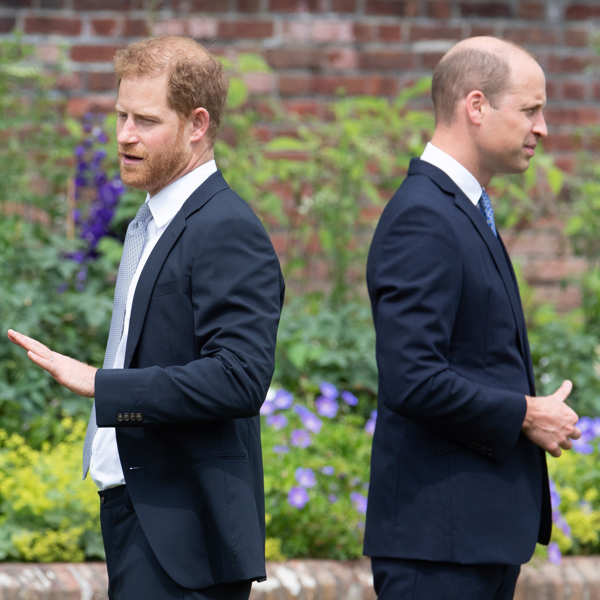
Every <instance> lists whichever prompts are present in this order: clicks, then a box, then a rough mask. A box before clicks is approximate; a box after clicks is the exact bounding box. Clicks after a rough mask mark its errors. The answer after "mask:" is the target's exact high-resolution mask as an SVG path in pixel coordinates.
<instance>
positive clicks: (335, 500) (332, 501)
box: [327, 494, 337, 504]
mask: <svg viewBox="0 0 600 600" xmlns="http://www.w3.org/2000/svg"><path fill="white" fill-rule="evenodd" d="M327 500H329V502H331V504H333V503H334V502H337V496H336V495H335V494H329V496H327Z"/></svg>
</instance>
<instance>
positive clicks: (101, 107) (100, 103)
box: [67, 96, 115, 117]
mask: <svg viewBox="0 0 600 600" xmlns="http://www.w3.org/2000/svg"><path fill="white" fill-rule="evenodd" d="M114 109H115V98H114V97H113V96H85V97H82V96H79V97H76V98H70V99H69V101H68V102H67V112H68V113H69V114H70V115H71V116H72V117H81V116H83V115H84V114H85V113H87V112H101V113H109V112H112V111H113V110H114Z"/></svg>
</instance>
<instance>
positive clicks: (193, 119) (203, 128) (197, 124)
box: [190, 106, 210, 142]
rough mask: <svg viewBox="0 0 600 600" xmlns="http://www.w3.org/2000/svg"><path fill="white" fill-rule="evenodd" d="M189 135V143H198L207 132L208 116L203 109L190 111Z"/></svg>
mask: <svg viewBox="0 0 600 600" xmlns="http://www.w3.org/2000/svg"><path fill="white" fill-rule="evenodd" d="M190 123H191V134H190V141H192V142H199V141H200V140H201V139H202V138H203V137H204V136H205V135H206V132H207V131H208V126H209V125H210V115H209V114H208V111H207V110H206V109H205V108H202V107H201V106H199V107H198V108H195V109H194V110H193V111H192V114H191V116H190Z"/></svg>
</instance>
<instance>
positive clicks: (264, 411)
mask: <svg viewBox="0 0 600 600" xmlns="http://www.w3.org/2000/svg"><path fill="white" fill-rule="evenodd" d="M274 411H275V405H274V404H273V402H271V401H270V400H265V401H264V402H263V404H262V406H261V407H260V414H261V415H270V414H271V413H272V412H274Z"/></svg>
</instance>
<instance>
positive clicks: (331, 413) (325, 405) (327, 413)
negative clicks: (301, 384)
mask: <svg viewBox="0 0 600 600" xmlns="http://www.w3.org/2000/svg"><path fill="white" fill-rule="evenodd" d="M315 404H316V405H317V412H318V413H319V414H320V415H322V416H323V417H328V418H329V419H333V417H335V415H337V411H338V403H337V400H336V399H335V398H331V397H329V396H319V397H318V398H317V399H316V400H315Z"/></svg>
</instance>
